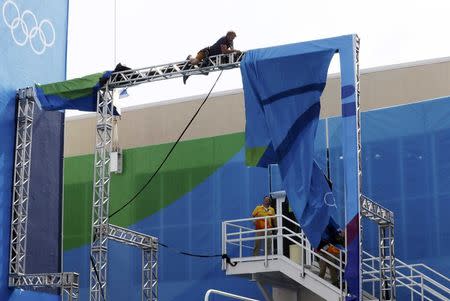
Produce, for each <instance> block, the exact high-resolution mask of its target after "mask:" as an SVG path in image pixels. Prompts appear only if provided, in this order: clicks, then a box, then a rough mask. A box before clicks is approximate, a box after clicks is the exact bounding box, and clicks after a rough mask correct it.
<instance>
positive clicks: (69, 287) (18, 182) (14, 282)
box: [8, 87, 79, 301]
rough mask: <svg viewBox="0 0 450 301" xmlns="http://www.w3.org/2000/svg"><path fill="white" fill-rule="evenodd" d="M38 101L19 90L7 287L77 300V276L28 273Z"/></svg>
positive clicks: (27, 90) (32, 93)
mask: <svg viewBox="0 0 450 301" xmlns="http://www.w3.org/2000/svg"><path fill="white" fill-rule="evenodd" d="M36 98H37V97H36V93H35V90H34V88H32V87H27V88H24V89H19V90H18V91H17V94H16V101H17V127H16V148H15V160H14V182H13V199H12V206H11V237H10V256H9V258H10V260H9V279H8V285H9V286H10V287H20V288H25V289H35V288H39V287H51V288H60V289H61V297H62V299H63V300H67V301H75V300H77V299H78V283H79V279H78V274H77V273H72V272H69V273H40V274H26V271H25V263H26V258H27V244H26V243H27V224H28V201H29V186H30V170H31V146H32V138H33V113H34V105H35V100H36Z"/></svg>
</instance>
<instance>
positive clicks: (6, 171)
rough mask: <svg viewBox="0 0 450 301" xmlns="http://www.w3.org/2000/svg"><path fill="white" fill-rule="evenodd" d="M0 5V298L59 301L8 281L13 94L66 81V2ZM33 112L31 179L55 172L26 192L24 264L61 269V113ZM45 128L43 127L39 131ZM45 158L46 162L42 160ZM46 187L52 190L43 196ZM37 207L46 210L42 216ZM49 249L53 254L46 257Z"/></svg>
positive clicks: (4, 0)
mask: <svg viewBox="0 0 450 301" xmlns="http://www.w3.org/2000/svg"><path fill="white" fill-rule="evenodd" d="M0 9H1V13H0V40H1V47H0V137H1V143H0V170H1V173H0V224H1V225H2V227H1V228H0V242H1V244H0V300H2V301H3V300H5V301H6V300H44V301H45V300H58V299H59V296H57V295H53V294H47V293H38V292H27V291H22V290H12V289H9V288H8V287H7V284H8V281H7V279H8V269H9V268H8V263H9V236H10V233H9V232H10V227H9V225H10V215H11V197H12V196H11V191H12V171H13V161H14V144H15V131H16V124H15V118H16V113H15V93H16V90H17V89H19V88H24V87H27V86H32V85H33V84H34V83H48V82H54V81H60V80H64V79H65V74H66V48H67V47H66V46H67V45H66V44H67V39H66V36H67V13H68V1H65V0H61V1H53V0H42V1H25V0H0ZM35 112H36V115H35V118H36V125H35V127H34V131H35V134H36V136H34V137H33V139H35V140H36V141H40V143H37V144H36V145H35V147H34V146H33V149H32V151H33V156H35V157H37V158H39V157H40V158H41V163H42V165H41V167H39V164H38V165H36V166H35V168H34V169H33V167H32V175H31V177H32V178H33V177H36V178H39V177H40V176H41V175H43V174H44V173H46V172H47V170H53V171H54V172H55V173H56V174H52V173H50V174H47V175H48V176H51V175H53V176H51V178H54V180H51V181H47V182H44V183H41V184H43V185H40V187H34V188H33V187H32V188H31V190H30V193H31V194H32V195H31V198H30V199H31V200H30V201H33V202H34V203H33V204H30V207H29V210H30V211H29V213H30V222H31V223H33V224H34V225H36V227H34V226H33V227H32V228H30V229H31V231H30V235H31V233H33V234H32V235H33V239H31V240H29V241H28V247H29V250H30V252H31V254H33V256H34V259H36V260H35V261H34V260H32V261H29V262H28V264H27V267H28V268H29V269H30V271H34V272H37V271H41V272H46V271H48V270H50V271H57V270H59V269H60V260H59V258H60V247H59V233H60V225H61V222H60V216H59V215H57V214H58V212H60V209H61V207H60V205H61V198H60V195H61V193H60V192H59V193H58V189H54V188H55V186H60V185H59V184H58V183H61V179H60V178H58V177H57V176H56V175H57V173H58V171H59V172H60V171H61V168H62V165H61V160H62V142H63V140H62V138H63V135H62V133H63V118H64V116H63V114H62V113H59V112H56V113H55V112H53V114H52V115H47V114H46V113H41V112H40V110H39V108H36V109H35ZM44 128H46V129H47V130H46V131H43V130H40V129H44ZM54 155H56V157H55V156H54ZM47 156H48V158H49V160H48V162H46V161H45V160H46V158H47ZM35 159H36V158H35ZM55 176H56V177H55ZM44 178H45V177H43V179H44ZM35 182H36V181H35ZM37 183H38V182H36V184H37ZM50 187H51V189H53V190H52V191H53V192H54V194H53V195H52V196H51V197H48V198H44V197H42V196H43V194H45V193H46V192H48V191H49V190H47V189H50ZM42 208H51V209H50V210H49V211H47V212H45V214H43V212H42V210H41V209H42ZM35 209H38V210H35ZM55 214H56V216H55ZM48 230H50V232H49V231H48ZM39 250H40V251H39ZM50 251H51V252H52V254H50V256H49V252H50ZM42 256H47V260H43V261H41V260H39V259H37V258H36V257H38V258H39V257H42ZM30 260H31V259H30ZM44 269H46V270H44Z"/></svg>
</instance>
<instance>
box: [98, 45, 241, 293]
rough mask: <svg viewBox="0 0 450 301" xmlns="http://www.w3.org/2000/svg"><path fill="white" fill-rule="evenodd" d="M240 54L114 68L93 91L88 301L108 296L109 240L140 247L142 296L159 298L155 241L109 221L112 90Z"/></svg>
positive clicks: (209, 67) (228, 64)
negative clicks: (196, 62)
mask: <svg viewBox="0 0 450 301" xmlns="http://www.w3.org/2000/svg"><path fill="white" fill-rule="evenodd" d="M242 56H243V54H241V53H239V54H236V53H234V54H223V55H217V56H211V57H209V58H206V59H205V60H204V62H203V63H202V64H201V65H200V66H193V65H191V64H189V62H188V61H181V62H175V63H170V64H164V65H158V66H153V67H149V68H142V69H135V70H127V71H120V72H114V73H113V74H112V75H111V77H110V79H109V80H108V82H107V83H106V85H105V86H104V87H103V88H102V89H101V90H100V91H99V92H98V94H97V127H96V132H97V133H96V143H95V159H94V187H93V188H94V191H93V200H92V231H91V239H92V242H91V259H92V260H91V267H90V300H91V301H102V300H103V301H106V300H107V291H108V288H107V283H108V281H107V276H108V275H107V271H108V239H114V240H116V241H119V242H122V243H125V244H129V245H133V246H137V247H140V248H142V300H146V301H147V300H151V301H156V300H157V299H158V296H157V283H158V279H157V276H158V273H157V267H158V261H157V252H158V248H157V239H156V238H154V237H151V236H148V235H145V234H142V233H138V232H134V231H130V230H127V229H125V228H121V227H118V226H114V225H111V224H110V223H109V199H110V189H109V188H110V182H111V176H110V162H111V149H112V137H113V136H112V134H113V133H112V128H113V123H112V122H113V115H114V103H113V91H114V89H117V88H128V87H132V86H136V85H139V84H143V83H148V82H154V81H159V80H166V79H171V78H177V77H182V76H190V75H197V74H208V73H209V72H214V71H221V70H225V69H232V68H237V67H239V64H240V61H241V59H242ZM143 242H144V243H143Z"/></svg>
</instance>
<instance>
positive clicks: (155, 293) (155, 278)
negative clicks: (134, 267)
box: [149, 240, 158, 301]
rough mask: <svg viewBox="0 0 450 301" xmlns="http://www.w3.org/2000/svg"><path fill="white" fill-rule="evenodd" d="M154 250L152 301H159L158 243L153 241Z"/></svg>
mask: <svg viewBox="0 0 450 301" xmlns="http://www.w3.org/2000/svg"><path fill="white" fill-rule="evenodd" d="M152 244H153V246H152V249H151V252H150V259H151V261H150V263H151V280H150V283H151V286H152V291H151V299H149V300H151V301H158V241H157V240H153V241H152Z"/></svg>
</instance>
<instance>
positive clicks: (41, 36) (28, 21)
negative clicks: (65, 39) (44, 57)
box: [2, 0, 56, 55]
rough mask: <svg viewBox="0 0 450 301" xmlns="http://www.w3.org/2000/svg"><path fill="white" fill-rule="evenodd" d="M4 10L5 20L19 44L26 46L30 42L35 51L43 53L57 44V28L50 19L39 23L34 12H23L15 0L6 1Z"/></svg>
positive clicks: (38, 53) (39, 53)
mask: <svg viewBox="0 0 450 301" xmlns="http://www.w3.org/2000/svg"><path fill="white" fill-rule="evenodd" d="M2 12H3V21H4V22H5V24H6V26H7V27H8V28H9V29H10V31H11V36H12V38H13V40H14V42H15V43H16V44H17V45H19V46H24V45H26V44H27V43H30V46H31V49H32V50H33V51H34V53H36V54H37V55H41V54H43V53H44V52H45V50H46V49H47V48H49V47H52V46H53V45H54V44H55V39H56V33H55V28H54V27H53V24H52V22H50V21H49V20H47V19H44V20H42V21H41V22H39V23H38V20H37V18H36V16H35V15H34V13H33V12H31V11H30V10H28V9H27V10H24V11H23V12H22V14H21V13H20V10H19V7H18V6H17V4H16V3H15V2H14V1H13V0H6V1H5V3H4V4H3V11H2ZM7 12H8V13H9V14H7ZM11 16H12V17H13V18H11ZM47 34H48V35H49V36H47Z"/></svg>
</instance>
